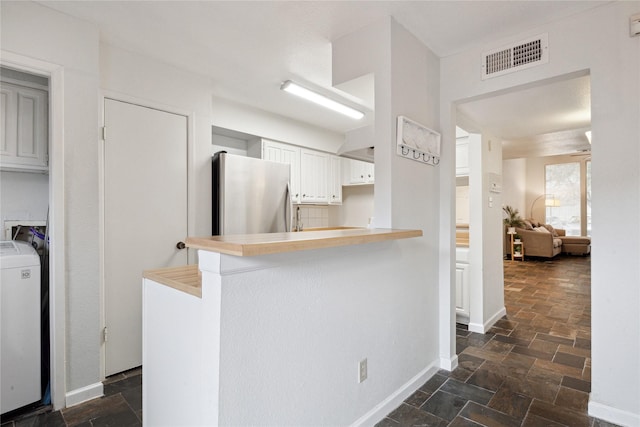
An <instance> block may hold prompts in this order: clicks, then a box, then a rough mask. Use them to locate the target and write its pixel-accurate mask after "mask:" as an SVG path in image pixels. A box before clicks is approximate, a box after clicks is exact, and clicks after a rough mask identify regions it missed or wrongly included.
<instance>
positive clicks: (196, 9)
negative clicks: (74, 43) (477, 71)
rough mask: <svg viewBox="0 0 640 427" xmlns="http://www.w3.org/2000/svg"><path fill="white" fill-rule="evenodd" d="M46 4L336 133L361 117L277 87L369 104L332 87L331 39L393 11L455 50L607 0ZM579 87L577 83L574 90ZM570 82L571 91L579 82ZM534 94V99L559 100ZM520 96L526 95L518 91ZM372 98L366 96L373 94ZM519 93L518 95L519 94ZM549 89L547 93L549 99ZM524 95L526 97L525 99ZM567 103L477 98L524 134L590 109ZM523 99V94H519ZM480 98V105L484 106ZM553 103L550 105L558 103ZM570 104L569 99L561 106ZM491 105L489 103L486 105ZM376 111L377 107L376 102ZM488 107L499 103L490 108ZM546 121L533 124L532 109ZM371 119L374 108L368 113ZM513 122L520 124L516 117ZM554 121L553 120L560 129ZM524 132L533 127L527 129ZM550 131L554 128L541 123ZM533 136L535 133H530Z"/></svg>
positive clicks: (224, 91)
mask: <svg viewBox="0 0 640 427" xmlns="http://www.w3.org/2000/svg"><path fill="white" fill-rule="evenodd" d="M40 3H41V4H42V5H44V6H46V7H50V8H53V9H57V10H59V11H61V12H63V13H66V14H68V15H72V16H75V17H78V18H80V19H83V20H86V21H90V22H93V23H94V24H96V25H97V26H98V27H99V29H100V35H101V38H102V40H103V41H105V42H107V43H109V44H112V45H115V46H118V47H122V48H124V49H127V50H129V51H132V52H136V53H139V54H143V55H146V56H150V57H153V58H157V59H159V60H161V61H164V62H166V63H169V64H173V65H175V66H178V67H181V68H184V69H188V70H190V71H193V72H195V73H198V74H202V75H206V76H209V77H210V78H211V79H212V81H213V82H214V93H213V94H212V95H215V96H219V97H222V98H228V99H232V100H235V101H237V102H239V103H243V104H247V105H251V106H254V107H257V108H261V109H264V110H267V111H270V112H273V113H276V114H281V115H283V116H287V117H291V118H293V119H296V120H300V121H303V122H307V123H310V124H313V125H316V126H319V127H323V128H326V129H331V130H334V131H337V132H345V131H347V130H350V129H353V128H357V127H360V126H362V125H363V123H362V121H361V122H354V121H353V120H352V119H347V118H342V117H339V116H338V115H336V114H335V113H333V112H325V111H322V109H320V108H319V107H315V106H313V105H308V104H307V103H305V102H304V101H301V100H298V99H294V98H293V97H292V96H291V95H289V94H286V93H284V92H282V91H280V90H279V88H280V84H281V83H282V82H283V81H285V80H289V79H291V80H296V81H298V82H300V83H306V84H307V85H309V86H311V87H313V88H318V89H321V90H322V91H324V92H328V93H332V92H333V93H337V94H343V95H345V97H346V98H347V101H348V103H351V104H353V103H354V102H356V103H359V104H362V105H364V106H365V109H366V107H367V106H368V102H366V100H364V101H361V102H359V101H358V100H357V99H354V98H353V97H352V96H349V95H347V94H345V93H342V92H340V91H339V90H337V89H335V88H332V87H331V41H332V40H335V39H337V38H339V37H340V36H342V35H345V34H349V33H351V32H353V31H355V30H357V29H358V28H361V27H364V26H366V25H369V24H371V23H373V22H376V21H378V20H380V19H383V18H385V17H387V16H393V17H394V18H395V19H396V20H397V21H398V22H399V23H400V24H401V25H403V26H404V27H405V28H407V29H408V30H409V31H410V32H412V33H413V34H414V35H416V37H418V38H419V39H420V40H421V41H422V42H423V43H424V44H425V45H427V46H428V47H429V48H430V49H431V50H433V51H434V52H435V53H436V54H437V55H438V56H441V57H444V56H448V55H452V54H455V53H458V52H461V51H464V50H466V49H469V48H470V47H473V46H476V45H484V44H487V43H489V42H490V41H492V40H496V39H498V38H500V37H504V36H507V35H511V34H514V33H518V32H521V31H524V30H526V29H528V28H534V27H536V26H539V25H542V24H545V23H548V22H551V21H554V20H557V19H561V18H563V17H566V16H570V15H573V14H577V13H580V12H582V11H584V10H587V9H591V8H594V7H598V6H601V5H602V4H604V3H608V2H606V1H495V2H488V1H335V2H333V1H332V2H326V1H301V2H282V1H257V2H244V1H227V2H220V1H62V2H58V1H42V2H40ZM571 90H573V89H571ZM571 90H570V91H571ZM551 93H552V94H553V97H548V96H547V95H532V96H533V99H536V100H541V101H542V100H544V101H549V100H559V96H558V95H557V94H558V92H556V91H551ZM520 96H522V95H520ZM365 98H367V97H365ZM516 98H518V97H516ZM547 98H548V99H547ZM519 99H520V101H521V100H522V98H519ZM578 99H580V100H581V101H584V99H583V97H579V96H578V97H572V98H570V99H569V98H568V99H567V100H565V101H563V102H562V103H561V104H560V103H557V104H554V103H553V102H552V103H549V102H535V103H534V102H526V103H525V104H526V105H527V106H528V107H527V110H526V114H527V117H528V118H529V120H526V121H523V120H512V121H511V122H510V121H509V120H507V119H503V120H502V121H501V122H500V120H496V117H497V118H504V117H506V114H511V113H512V112H513V108H512V106H511V105H509V101H508V100H506V99H502V100H498V99H496V100H485V101H479V102H480V103H482V102H487V103H489V104H487V105H482V104H475V105H469V106H466V107H465V108H466V109H467V114H469V115H470V116H473V115H476V113H479V112H482V113H483V114H482V116H480V115H478V117H477V118H476V120H475V121H476V122H479V123H482V121H483V120H492V121H495V122H496V125H497V126H500V127H501V128H503V129H504V130H505V132H509V135H512V136H514V135H519V136H522V132H523V131H522V130H521V131H519V133H518V131H517V130H516V128H518V127H519V126H521V127H522V129H525V128H526V129H527V132H532V131H535V132H540V131H541V130H544V127H545V126H544V123H546V122H549V123H550V124H551V123H552V122H553V123H554V126H555V121H557V120H556V117H551V112H553V113H554V116H555V114H556V113H557V114H570V113H572V112H573V111H574V110H575V109H577V108H583V107H584V105H583V104H584V102H582V104H580V105H579V106H577V105H573V104H572V102H571V101H574V100H578ZM520 104H521V106H522V104H523V103H522V102H520ZM480 106H482V108H480ZM550 106H551V108H550ZM561 106H562V108H561ZM487 108H488V110H487ZM369 111H370V110H369ZM487 111H489V112H491V113H490V114H489V113H487ZM536 117H537V119H536V121H539V122H541V124H540V125H539V126H538V127H533V122H534V120H533V119H534V118H536ZM370 119H371V114H368V117H367V118H365V120H364V121H365V123H366V121H367V120H370ZM514 125H515V126H514ZM554 129H555V128H554ZM525 133H526V132H525ZM542 133H549V132H546V131H545V132H542ZM529 136H530V135H529Z"/></svg>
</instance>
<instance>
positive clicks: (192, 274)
mask: <svg viewBox="0 0 640 427" xmlns="http://www.w3.org/2000/svg"><path fill="white" fill-rule="evenodd" d="M142 277H144V278H145V279H150V280H153V281H154V282H157V283H160V284H162V285H166V286H169V287H170V288H174V289H177V290H179V291H182V292H186V293H188V294H191V295H194V296H196V297H198V298H202V276H201V274H200V270H199V269H198V266H197V265H186V266H183V267H169V268H160V269H157V270H147V271H145V272H143V273H142Z"/></svg>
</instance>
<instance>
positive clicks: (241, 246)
mask: <svg viewBox="0 0 640 427" xmlns="http://www.w3.org/2000/svg"><path fill="white" fill-rule="evenodd" d="M420 236H422V230H395V229H387V228H374V229H368V228H350V229H346V228H344V229H335V230H322V231H307V232H298V233H264V234H238V235H228V236H211V237H187V240H186V241H185V243H186V245H187V247H189V248H193V249H203V250H207V251H212V252H219V253H222V254H227V255H235V256H257V255H268V254H277V253H283V252H295V251H304V250H308V249H321V248H332V247H337V246H348V245H359V244H363V243H373V242H382V241H386V240H398V239H408V238H411V237H420Z"/></svg>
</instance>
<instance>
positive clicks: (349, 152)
mask: <svg viewBox="0 0 640 427" xmlns="http://www.w3.org/2000/svg"><path fill="white" fill-rule="evenodd" d="M374 151H375V146H374V145H373V125H369V126H364V127H361V128H358V129H354V130H350V131H348V132H347V133H345V141H344V143H343V144H342V145H341V146H340V148H338V152H337V153H336V154H338V156H342V157H347V158H350V159H356V160H363V161H365V162H371V163H373V155H374Z"/></svg>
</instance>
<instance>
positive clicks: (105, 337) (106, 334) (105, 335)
mask: <svg viewBox="0 0 640 427" xmlns="http://www.w3.org/2000/svg"><path fill="white" fill-rule="evenodd" d="M108 332H109V331H108V329H107V327H106V326H105V327H104V329H103V330H102V339H103V340H104V342H107V341H109V340H108V337H109V335H108Z"/></svg>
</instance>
